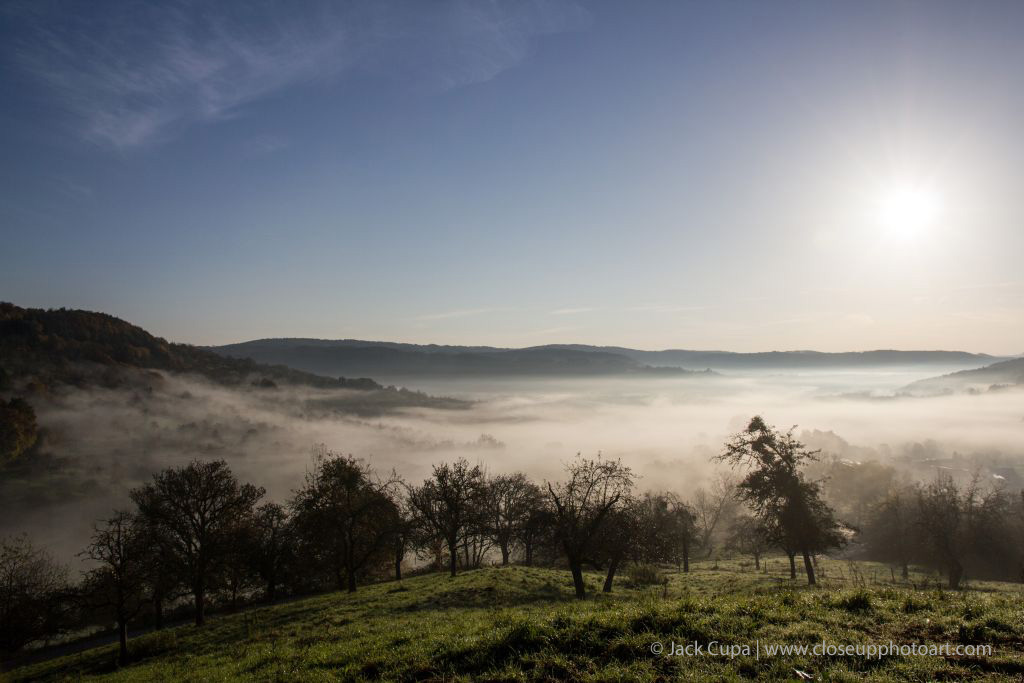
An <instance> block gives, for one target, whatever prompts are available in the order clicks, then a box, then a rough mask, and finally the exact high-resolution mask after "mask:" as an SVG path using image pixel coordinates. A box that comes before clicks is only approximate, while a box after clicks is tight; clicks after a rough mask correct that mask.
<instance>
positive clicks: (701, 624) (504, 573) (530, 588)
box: [7, 558, 1024, 681]
mask: <svg viewBox="0 0 1024 683" xmlns="http://www.w3.org/2000/svg"><path fill="white" fill-rule="evenodd" d="M821 567H822V569H823V570H824V571H823V574H824V577H823V578H822V579H821V581H820V585H819V586H817V587H811V588H809V587H807V586H806V585H804V584H803V583H801V579H802V577H800V579H798V580H797V581H794V582H791V581H790V580H789V579H788V575H787V574H786V573H785V570H786V569H787V568H786V562H785V558H781V559H780V558H772V559H770V560H769V561H768V571H767V572H763V571H762V572H757V571H755V570H754V569H753V567H752V566H751V564H750V563H749V562H742V561H721V562H715V561H712V560H709V561H702V562H697V563H695V564H694V567H693V570H692V571H691V572H690V573H689V574H681V573H678V572H676V571H675V570H670V569H665V570H664V574H663V577H664V578H667V582H666V583H663V584H660V585H659V584H654V585H650V584H647V585H644V584H640V583H635V582H633V581H632V580H631V579H630V578H629V576H628V575H623V576H622V578H621V580H619V581H618V582H617V584H616V587H615V591H614V592H613V593H612V594H602V593H599V592H598V587H599V585H600V581H601V579H602V578H603V577H601V576H600V575H598V574H597V573H592V574H589V575H588V576H587V583H588V587H589V588H590V589H591V590H592V591H593V592H592V593H591V595H590V596H589V597H588V599H587V600H585V601H583V602H579V601H576V600H575V599H573V597H572V584H571V581H570V577H569V574H568V572H566V571H559V570H552V569H541V568H529V567H518V566H515V567H506V568H485V569H480V570H475V571H466V572H464V573H461V574H460V575H459V576H458V577H456V578H454V579H450V578H448V577H447V576H446V575H442V574H427V575H420V576H416V577H412V578H408V579H406V580H404V581H402V582H401V583H400V584H399V583H396V582H385V583H380V584H376V585H372V586H367V587H363V588H360V589H359V591H358V592H357V593H355V594H345V593H331V594H325V595H319V596H315V597H311V598H307V599H302V600H297V601H294V602H290V603H285V604H279V605H274V606H269V607H261V608H258V609H254V610H250V611H247V612H244V613H240V614H234V615H226V616H221V617H215V618H213V619H211V620H210V623H209V624H208V625H207V626H206V627H203V628H201V629H196V628H194V627H191V626H183V627H179V628H175V629H170V630H167V631H164V632H160V633H153V634H149V635H146V636H142V637H139V638H136V639H134V640H132V642H131V643H130V646H131V648H132V653H133V655H132V656H133V660H134V661H133V663H132V664H131V665H129V666H126V667H124V668H121V669H118V668H117V667H116V664H115V659H116V651H115V648H114V647H113V646H108V647H102V648H96V649H93V650H89V651H86V652H83V653H80V654H76V655H72V656H68V657H64V658H61V659H54V660H50V661H47V662H43V663H40V664H36V665H33V666H29V667H23V668H20V669H15V670H14V671H11V672H9V673H8V674H7V676H8V677H9V679H10V680H12V681H22V680H94V679H109V680H112V681H226V680H258V681H270V680H280V681H333V680H350V681H360V680H400V681H413V680H416V681H442V680H443V681H519V680H522V681H551V680H579V681H670V680H672V681H674V680H680V681H704V680H740V679H750V678H760V679H767V680H797V678H798V674H797V670H799V671H801V672H806V673H808V674H810V675H811V676H813V677H814V678H815V679H817V680H829V681H929V680H971V681H975V680H987V681H1020V680H1021V676H1022V674H1024V645H1022V640H1024V609H1022V606H1024V600H1022V598H1024V592H1022V587H1021V586H1019V585H1016V584H999V583H977V582H975V583H971V584H970V585H969V587H968V589H967V590H962V591H957V592H950V591H947V590H943V589H941V588H939V587H938V586H937V584H936V583H935V582H934V581H933V580H930V579H929V578H928V577H925V576H924V575H920V574H917V575H912V576H911V579H910V582H907V583H903V582H900V581H898V580H897V581H893V579H892V577H891V574H890V571H889V569H888V568H887V567H885V566H882V565H876V564H871V563H856V564H854V563H849V562H845V561H838V560H822V563H821ZM755 640H758V641H760V642H761V643H762V644H775V643H778V644H800V643H805V644H808V645H811V646H813V645H814V644H816V643H820V642H821V641H822V640H825V641H827V642H829V643H834V644H842V645H847V644H857V643H862V644H868V643H872V644H878V643H884V642H888V641H894V642H896V643H899V644H909V643H935V644H941V643H946V642H948V643H951V644H953V645H956V644H990V645H992V646H993V648H994V653H993V655H992V656H989V657H971V656H948V657H945V656H913V655H912V656H898V655H897V656H891V657H886V658H883V659H878V658H875V659H870V660H869V659H866V658H864V657H857V656H832V657H815V656H811V655H785V656H782V655H779V656H775V657H769V656H765V655H763V654H762V656H761V657H760V658H758V657H756V656H754V655H753V654H751V655H750V656H745V655H740V656H736V657H734V658H729V657H723V656H718V657H716V656H668V655H664V654H663V655H661V656H655V655H654V654H652V652H651V645H652V643H654V642H655V641H657V642H659V643H662V644H663V645H664V646H666V647H667V646H668V645H669V643H670V642H672V641H675V642H677V643H679V642H692V641H697V642H699V643H703V644H707V643H710V642H711V641H718V642H720V643H722V644H726V645H744V644H748V645H750V646H753V644H754V641H755Z"/></svg>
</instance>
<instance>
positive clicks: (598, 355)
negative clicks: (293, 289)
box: [213, 339, 999, 377]
mask: <svg viewBox="0 0 1024 683" xmlns="http://www.w3.org/2000/svg"><path fill="white" fill-rule="evenodd" d="M213 350H215V351H217V352H218V353H221V354H224V355H226V356H231V357H235V358H251V359H254V360H256V361H260V362H264V363H279V364H282V365H288V366H289V367H293V368H298V369H300V370H305V371H307V372H315V373H318V374H324V375H350V374H368V375H372V376H374V377H416V376H455V377H457V376H484V375H492V376H500V375H510V374H517V375H535V376H536V375H549V376H554V375H577V376H578V375H624V374H638V373H645V374H650V375H669V376H671V375H682V374H687V373H692V372H700V371H707V370H709V369H710V370H711V371H718V370H721V371H726V372H729V371H743V370H758V369H771V370H780V369H791V370H795V369H815V368H872V367H894V366H912V365H932V366H935V367H936V368H937V369H957V368H977V367H981V366H983V365H987V364H989V363H991V362H993V361H995V360H999V359H998V358H996V357H994V356H988V355H985V354H973V353H965V352H962V351H864V352H849V353H822V352H818V351H769V352H764V353H733V352H728V351H688V350H674V349H669V350H665V351H643V350H639V349H630V348H625V347H618V346H587V345H583V344H553V345H548V346H535V347H530V348H525V349H510V348H498V347H489V346H440V345H436V344H426V345H420V344H401V343H396V342H381V341H361V340H357V339H339V340H327V339H258V340H254V341H248V342H242V343H238V344H228V345H226V346H218V347H214V349H213Z"/></svg>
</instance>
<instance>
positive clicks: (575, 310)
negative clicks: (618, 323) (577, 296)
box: [551, 306, 599, 315]
mask: <svg viewBox="0 0 1024 683" xmlns="http://www.w3.org/2000/svg"><path fill="white" fill-rule="evenodd" d="M596 310H599V309H596V308H589V307H586V306H583V307H580V308H556V309H555V310H553V311H551V315H577V314H579V313H591V312H593V311H596Z"/></svg>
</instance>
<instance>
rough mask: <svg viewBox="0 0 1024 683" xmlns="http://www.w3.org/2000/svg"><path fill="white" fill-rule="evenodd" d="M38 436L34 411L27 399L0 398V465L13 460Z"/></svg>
mask: <svg viewBox="0 0 1024 683" xmlns="http://www.w3.org/2000/svg"><path fill="white" fill-rule="evenodd" d="M38 438H39V428H38V427H37V426H36V413H35V411H34V410H33V409H32V406H31V405H29V403H28V402H27V401H25V400H24V399H21V398H12V399H10V400H9V401H4V400H3V399H2V398H0V466H2V465H5V464H7V463H10V462H14V461H15V460H17V459H18V458H20V457H21V456H22V455H23V454H25V453H26V452H27V451H28V450H29V449H30V448H32V446H34V445H35V443H36V440H37V439H38Z"/></svg>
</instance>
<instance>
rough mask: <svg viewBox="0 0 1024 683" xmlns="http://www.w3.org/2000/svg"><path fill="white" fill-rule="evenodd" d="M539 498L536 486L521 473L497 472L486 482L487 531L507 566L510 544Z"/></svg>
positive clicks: (517, 536)
mask: <svg viewBox="0 0 1024 683" xmlns="http://www.w3.org/2000/svg"><path fill="white" fill-rule="evenodd" d="M540 497H541V491H540V488H539V487H538V486H537V485H536V484H534V483H533V482H531V481H530V480H529V479H527V478H526V475H524V474H521V473H518V472H517V473H515V474H501V475H498V476H496V477H493V478H491V479H490V480H489V481H488V482H487V494H486V496H485V498H484V503H485V505H486V516H487V517H486V521H485V524H486V526H487V531H488V533H489V534H490V536H491V538H492V539H493V540H494V543H495V544H496V545H497V546H498V548H499V549H500V550H501V564H502V565H503V566H504V565H507V564H508V561H509V556H510V554H511V552H512V544H513V543H515V542H516V541H517V540H518V539H519V537H520V535H521V530H522V528H523V526H524V525H525V524H526V523H527V521H528V519H529V516H530V514H531V513H532V512H533V510H534V508H535V507H536V505H537V501H538V500H539V499H540Z"/></svg>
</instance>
